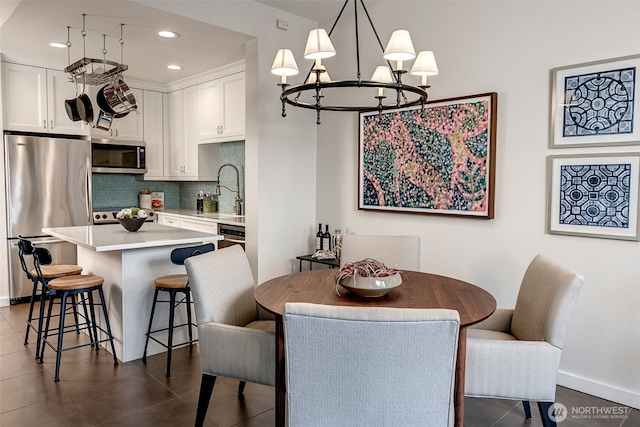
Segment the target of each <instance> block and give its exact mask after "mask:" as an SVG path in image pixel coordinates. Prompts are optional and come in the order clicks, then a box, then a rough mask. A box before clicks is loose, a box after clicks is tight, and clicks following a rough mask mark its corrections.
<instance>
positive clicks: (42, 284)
mask: <svg viewBox="0 0 640 427" xmlns="http://www.w3.org/2000/svg"><path fill="white" fill-rule="evenodd" d="M35 249H36V247H35V245H34V244H33V243H32V242H31V241H29V240H27V239H25V238H22V237H20V240H19V241H18V257H19V258H20V266H21V267H22V270H23V271H24V272H25V274H26V275H27V278H28V279H29V280H31V281H32V282H33V288H32V290H31V302H30V303H29V315H28V317H27V330H26V332H25V335H24V345H27V344H29V332H30V331H31V329H33V330H34V331H35V332H36V334H38V340H37V342H36V359H37V358H38V355H39V354H40V341H41V339H42V321H43V319H44V307H45V305H46V300H47V296H48V290H47V283H48V282H49V281H50V280H53V279H57V278H58V277H64V276H73V275H76V274H80V273H81V272H82V267H80V266H79V265H72V264H51V265H41V266H40V269H41V271H42V279H43V280H42V281H41V280H40V277H39V276H38V273H37V271H36V269H35V268H33V269H32V270H29V268H28V267H27V263H26V261H25V259H24V258H25V256H26V255H30V256H33V253H34V251H35ZM34 263H35V260H34ZM37 297H40V311H39V314H38V317H33V306H34V304H35V301H36V298H37ZM71 308H72V310H73V315H74V319H75V322H76V332H77V333H80V328H79V327H78V312H77V309H76V304H75V301H74V303H73V304H72V305H71ZM84 309H85V314H86V306H84ZM34 320H37V321H38V322H37V325H34Z"/></svg>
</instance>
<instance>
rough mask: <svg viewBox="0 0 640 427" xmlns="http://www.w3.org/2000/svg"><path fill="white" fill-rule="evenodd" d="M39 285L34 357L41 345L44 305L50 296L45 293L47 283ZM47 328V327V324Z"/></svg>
mask: <svg viewBox="0 0 640 427" xmlns="http://www.w3.org/2000/svg"><path fill="white" fill-rule="evenodd" d="M41 285H42V289H41V291H40V314H39V316H40V317H39V318H38V342H37V343H36V359H37V358H38V352H39V351H40V346H42V322H44V307H45V305H47V300H48V299H49V298H51V296H50V295H48V293H47V285H46V284H45V283H41ZM36 286H37V284H36ZM49 316H51V315H49ZM47 329H48V326H47ZM43 350H44V349H43ZM40 363H42V362H40Z"/></svg>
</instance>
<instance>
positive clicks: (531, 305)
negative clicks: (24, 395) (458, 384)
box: [465, 255, 584, 427]
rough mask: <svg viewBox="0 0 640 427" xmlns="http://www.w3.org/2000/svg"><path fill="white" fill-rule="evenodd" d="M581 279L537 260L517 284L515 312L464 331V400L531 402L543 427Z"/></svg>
mask: <svg viewBox="0 0 640 427" xmlns="http://www.w3.org/2000/svg"><path fill="white" fill-rule="evenodd" d="M583 281H584V279H583V277H582V276H581V275H579V274H578V273H576V272H575V271H573V270H570V269H567V268H565V267H562V266H560V265H558V264H556V263H555V262H553V261H551V260H550V259H547V258H545V257H544V256H542V255H538V256H536V257H535V258H534V259H533V261H531V264H529V267H528V268H527V271H526V272H525V274H524V277H523V279H522V284H521V286H520V291H519V293H518V299H517V301H516V305H515V308H514V309H512V310H510V309H498V310H496V312H495V313H494V314H493V315H491V317H489V318H488V319H486V320H485V321H483V322H480V323H479V324H477V325H474V326H472V327H470V328H469V329H468V330H467V354H466V356H467V361H466V380H465V395H466V396H470V397H487V398H497V399H513V400H522V401H523V406H524V411H525V416H526V418H531V408H530V405H529V401H530V400H533V401H537V402H538V408H539V410H540V416H541V417H542V422H543V425H544V426H545V427H549V426H555V425H556V423H555V419H554V418H555V417H554V416H553V411H554V405H553V404H554V401H555V395H556V377H557V373H558V367H559V365H560V356H561V354H562V347H563V345H564V338H565V333H566V330H567V325H568V323H569V319H570V317H571V313H572V311H573V307H574V306H575V303H576V300H577V299H578V294H579V293H580V289H581V287H582V283H583Z"/></svg>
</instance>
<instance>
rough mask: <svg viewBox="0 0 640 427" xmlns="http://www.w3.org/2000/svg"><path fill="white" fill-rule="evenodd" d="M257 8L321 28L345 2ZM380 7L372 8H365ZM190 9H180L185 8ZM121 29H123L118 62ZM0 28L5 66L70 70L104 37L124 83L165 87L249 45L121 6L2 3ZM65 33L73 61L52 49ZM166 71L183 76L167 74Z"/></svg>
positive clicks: (58, 0) (67, 0) (90, 1)
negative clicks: (165, 32)
mask: <svg viewBox="0 0 640 427" xmlns="http://www.w3.org/2000/svg"><path fill="white" fill-rule="evenodd" d="M181 1H182V0H181ZM208 1H212V0H208ZM236 1H238V0H236ZM257 1H258V2H260V3H263V4H266V5H268V6H272V7H274V8H277V9H281V10H284V11H286V12H289V13H292V14H294V15H298V16H302V17H305V18H307V19H310V20H312V21H316V22H323V21H333V20H335V18H336V16H337V15H338V12H339V11H340V8H341V7H342V5H343V4H344V1H345V0H295V1H293V0H284V1H282V0H275V1H272V0H257ZM378 1H379V0H374V1H371V0H369V1H367V2H366V4H371V3H376V2H378ZM387 1H389V0H387ZM391 1H395V0H391ZM188 3H189V2H188V1H184V4H185V7H187V5H188ZM348 7H352V6H351V5H349V6H348ZM83 13H84V14H86V19H85V28H86V30H87V35H86V37H85V43H86V48H85V50H83V40H82V35H81V30H82V14H83ZM121 23H123V24H125V25H124V30H123V40H124V45H123V59H122V60H121V52H120V43H119V40H120V25H119V24H121ZM0 24H1V25H2V26H1V27H0V50H1V51H2V55H3V57H4V58H8V59H10V60H13V61H16V62H21V63H28V64H32V65H40V66H46V67H52V68H58V69H63V68H64V67H66V66H67V65H69V59H68V56H70V60H71V62H72V63H73V62H75V61H77V60H79V59H81V58H82V57H84V56H86V57H88V58H97V59H100V58H102V56H103V55H102V50H103V34H106V35H107V36H106V43H105V44H106V49H107V53H106V56H105V58H106V59H107V60H109V61H115V62H118V63H120V62H122V63H124V64H126V65H127V66H128V67H129V69H128V70H127V71H126V74H125V77H126V78H127V79H131V80H139V81H145V82H152V83H157V84H168V83H171V82H175V81H177V80H180V79H183V78H186V77H190V76H193V75H195V74H199V73H202V72H205V71H208V70H211V69H213V68H217V67H220V66H222V65H226V64H229V63H232V62H235V61H238V60H241V59H243V58H244V57H245V52H244V45H245V43H246V42H247V41H248V40H250V39H251V37H250V36H248V35H245V34H242V33H238V32H235V31H230V30H227V29H223V28H220V27H216V26H213V25H210V24H207V23H204V22H201V21H197V20H193V19H189V18H185V17H182V16H178V15H174V14H171V13H168V12H164V11H161V10H158V9H154V8H150V7H147V6H144V5H141V4H137V3H132V2H130V1H122V0H120V1H114V0H82V1H71V0H22V1H20V0H0ZM67 26H70V27H71V30H70V41H71V44H72V46H71V48H70V52H69V53H70V55H68V54H67V49H56V48H53V47H50V46H49V43H50V42H53V41H58V42H62V43H64V42H66V41H67ZM162 29H170V30H172V31H176V32H177V33H179V34H180V37H178V38H177V39H164V38H162V37H160V36H158V31H159V30H162ZM84 52H86V54H85V53H84ZM169 64H178V65H180V66H182V67H183V68H182V70H169V69H167V65H169Z"/></svg>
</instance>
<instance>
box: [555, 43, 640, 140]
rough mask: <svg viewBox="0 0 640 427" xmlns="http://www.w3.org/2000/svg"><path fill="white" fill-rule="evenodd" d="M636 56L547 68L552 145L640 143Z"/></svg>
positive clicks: (639, 63) (639, 65)
mask: <svg viewBox="0 0 640 427" xmlns="http://www.w3.org/2000/svg"><path fill="white" fill-rule="evenodd" d="M639 70H640V55H632V56H625V57H621V58H613V59H606V60H602V61H595V62H587V63H583V64H577V65H570V66H566V67H558V68H554V69H552V70H551V127H550V138H549V146H550V148H565V147H566V148H570V147H600V146H607V145H631V144H640V108H639V107H638V105H637V100H638V98H639V97H640V81H638V71H639Z"/></svg>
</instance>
